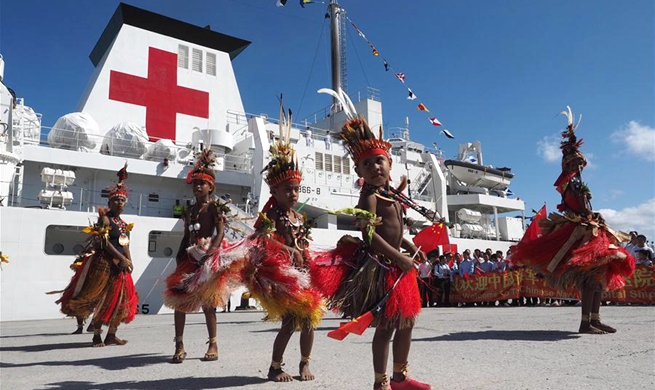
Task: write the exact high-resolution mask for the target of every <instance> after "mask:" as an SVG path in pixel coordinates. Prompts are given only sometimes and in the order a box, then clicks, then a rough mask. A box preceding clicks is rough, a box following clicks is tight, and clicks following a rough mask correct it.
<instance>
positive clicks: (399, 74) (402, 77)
mask: <svg viewBox="0 0 655 390" xmlns="http://www.w3.org/2000/svg"><path fill="white" fill-rule="evenodd" d="M396 78H397V79H398V80H400V81H402V82H403V83H404V82H405V74H404V73H396Z"/></svg>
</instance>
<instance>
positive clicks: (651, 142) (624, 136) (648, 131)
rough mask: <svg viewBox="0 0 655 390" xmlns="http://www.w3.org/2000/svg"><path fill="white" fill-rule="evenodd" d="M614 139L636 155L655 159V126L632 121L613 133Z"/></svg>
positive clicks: (650, 159)
mask: <svg viewBox="0 0 655 390" xmlns="http://www.w3.org/2000/svg"><path fill="white" fill-rule="evenodd" d="M612 141H613V142H615V143H619V144H623V145H624V146H625V148H626V149H627V150H628V152H630V153H632V154H633V155H634V156H635V157H641V158H643V159H645V160H646V161H655V128H652V127H650V126H646V125H642V124H641V123H639V122H636V121H630V122H628V124H627V125H623V126H622V127H621V129H619V130H618V131H615V132H614V133H612Z"/></svg>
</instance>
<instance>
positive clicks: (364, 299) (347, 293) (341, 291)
mask: <svg viewBox="0 0 655 390" xmlns="http://www.w3.org/2000/svg"><path fill="white" fill-rule="evenodd" d="M312 256H313V258H314V262H313V263H312V266H311V268H310V273H311V277H312V284H313V285H314V286H315V288H316V289H318V290H319V291H320V293H321V294H322V295H323V296H324V297H325V298H326V299H327V307H328V309H330V310H333V311H335V312H339V313H341V314H344V315H346V316H347V317H350V318H356V317H358V316H360V315H362V314H364V313H365V312H367V311H368V310H371V309H372V308H373V307H374V306H375V305H376V304H377V303H378V302H379V301H380V300H381V299H382V297H383V296H384V295H385V294H386V293H387V291H389V290H390V289H391V288H392V286H393V285H394V282H395V281H396V280H397V279H398V277H400V275H401V273H402V272H401V271H400V269H399V268H398V267H396V266H394V265H393V264H387V263H386V262H385V260H384V259H383V257H382V256H379V255H376V254H374V252H373V251H372V250H371V249H370V248H366V247H365V246H364V244H363V242H362V241H361V240H359V239H356V238H353V237H350V236H345V237H344V238H342V239H341V240H340V242H339V244H337V247H336V248H335V249H334V250H331V251H327V252H314V253H312ZM420 311H421V297H420V295H419V290H418V284H417V281H416V271H415V270H414V269H412V270H411V271H410V272H408V273H407V274H406V275H404V276H402V279H401V280H400V282H399V283H398V285H397V286H396V288H395V289H394V290H393V291H392V292H391V295H390V296H389V299H388V300H387V302H386V305H385V307H384V310H383V311H382V313H381V315H380V316H378V318H376V319H375V320H374V322H373V324H374V325H375V326H381V327H383V328H389V327H393V328H398V329H403V328H407V327H412V326H414V324H415V322H416V318H417V316H418V314H419V312H420Z"/></svg>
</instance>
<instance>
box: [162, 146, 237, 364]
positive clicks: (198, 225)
mask: <svg viewBox="0 0 655 390" xmlns="http://www.w3.org/2000/svg"><path fill="white" fill-rule="evenodd" d="M213 163H214V157H213V154H212V152H211V151H210V150H208V149H207V150H205V151H203V152H202V153H201V155H200V156H199V158H198V162H197V164H196V166H195V167H194V168H193V169H192V170H191V171H189V175H188V176H187V180H186V181H187V183H188V184H191V185H192V186H193V187H192V188H193V195H194V196H195V198H196V203H195V204H194V205H193V206H191V207H190V208H189V209H188V210H186V214H185V216H184V238H183V239H182V242H181V243H180V248H179V250H178V252H177V256H176V257H175V261H176V262H177V267H176V268H175V271H174V272H173V273H172V274H171V275H169V276H168V278H166V287H167V288H166V291H165V292H164V304H165V305H166V306H168V307H170V308H172V309H174V310H175V317H174V318H175V340H174V341H175V353H174V355H173V358H172V359H171V363H182V362H183V361H184V359H185V358H186V356H187V353H186V351H185V350H184V343H183V336H184V325H185V322H186V313H191V312H194V311H197V310H198V309H200V307H202V311H203V312H204V314H205V322H206V323H207V332H208V333H209V341H208V342H207V343H208V344H209V347H208V348H207V352H206V353H205V356H204V357H203V358H202V360H203V361H213V360H217V359H218V344H217V338H216V307H219V306H220V307H224V306H225V305H226V302H227V300H228V299H229V295H230V292H231V291H232V289H233V288H235V287H236V285H237V275H238V272H233V273H231V272H230V271H231V268H230V266H231V265H232V263H233V261H232V260H233V259H234V257H229V256H224V255H221V253H219V250H220V247H221V242H222V241H223V236H224V228H225V217H224V214H225V213H227V212H228V211H229V209H228V208H227V205H226V204H222V203H219V202H216V201H214V200H212V197H211V194H212V193H213V192H214V181H215V174H214V169H213V168H212V167H211V166H212V165H213ZM225 245H226V246H227V244H225Z"/></svg>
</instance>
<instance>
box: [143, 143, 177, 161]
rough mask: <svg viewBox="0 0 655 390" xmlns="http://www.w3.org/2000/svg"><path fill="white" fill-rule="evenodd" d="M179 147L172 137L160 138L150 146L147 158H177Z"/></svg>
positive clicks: (172, 159)
mask: <svg viewBox="0 0 655 390" xmlns="http://www.w3.org/2000/svg"><path fill="white" fill-rule="evenodd" d="M176 155H177V147H176V146H175V144H174V143H173V141H171V140H170V139H160V140H158V141H157V142H155V143H154V144H152V145H150V147H149V148H148V154H147V159H149V160H164V159H165V158H167V159H169V160H170V161H174V160H175V156H176Z"/></svg>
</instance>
